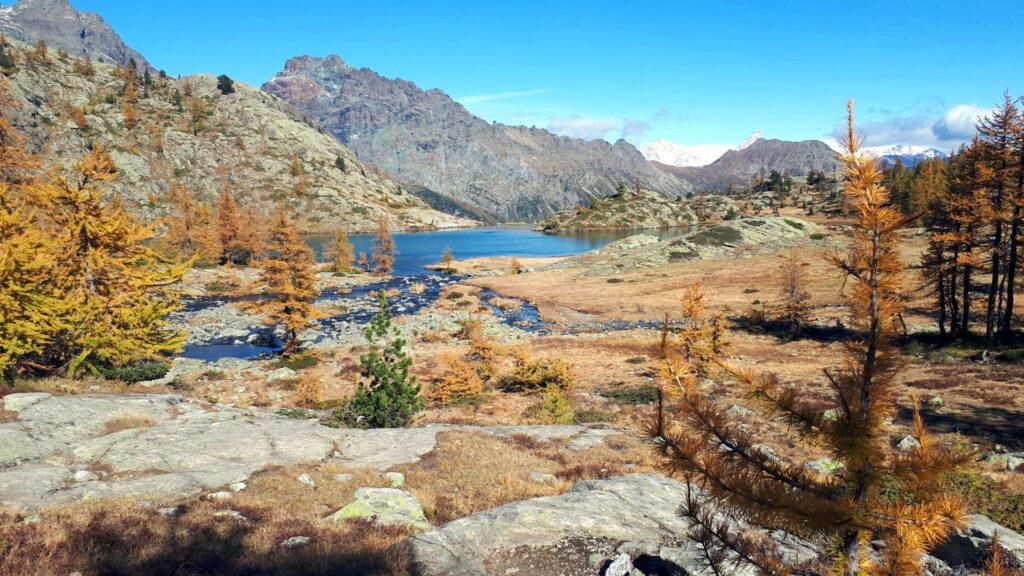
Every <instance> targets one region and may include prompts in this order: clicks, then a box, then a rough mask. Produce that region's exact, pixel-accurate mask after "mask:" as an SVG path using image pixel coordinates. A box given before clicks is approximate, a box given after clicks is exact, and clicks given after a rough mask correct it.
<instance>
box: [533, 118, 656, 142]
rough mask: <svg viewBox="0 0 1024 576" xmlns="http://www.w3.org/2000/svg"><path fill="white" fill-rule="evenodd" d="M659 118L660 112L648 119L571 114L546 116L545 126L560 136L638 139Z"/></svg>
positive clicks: (592, 138)
mask: <svg viewBox="0 0 1024 576" xmlns="http://www.w3.org/2000/svg"><path fill="white" fill-rule="evenodd" d="M659 119H660V112H659V113H658V114H655V115H654V116H653V117H651V119H650V120H640V119H637V118H594V117H592V116H579V115H575V114H574V115H572V116H568V117H564V118H563V117H554V118H548V123H547V126H546V128H547V129H548V130H550V131H551V132H554V133H555V134H558V135H560V136H569V137H571V138H582V139H583V140H596V139H598V138H604V139H606V140H618V139H619V138H625V139H628V140H639V139H640V138H642V137H643V135H644V134H646V133H647V131H648V130H650V129H651V122H657V121H658V120H659Z"/></svg>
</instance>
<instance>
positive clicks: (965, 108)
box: [932, 104, 992, 142]
mask: <svg viewBox="0 0 1024 576" xmlns="http://www.w3.org/2000/svg"><path fill="white" fill-rule="evenodd" d="M991 112H992V109H990V108H979V107H977V106H975V105H974V104H960V105H957V106H953V107H952V108H950V109H949V110H947V111H946V113H945V114H943V115H942V118H940V119H939V120H938V121H937V122H935V124H934V125H933V126H932V131H933V132H935V134H936V135H937V136H939V137H940V138H943V139H945V140H960V141H961V142H962V141H965V140H969V139H971V138H972V137H973V136H974V132H975V127H974V125H975V124H977V123H978V118H981V117H982V116H987V115H988V114H990V113H991Z"/></svg>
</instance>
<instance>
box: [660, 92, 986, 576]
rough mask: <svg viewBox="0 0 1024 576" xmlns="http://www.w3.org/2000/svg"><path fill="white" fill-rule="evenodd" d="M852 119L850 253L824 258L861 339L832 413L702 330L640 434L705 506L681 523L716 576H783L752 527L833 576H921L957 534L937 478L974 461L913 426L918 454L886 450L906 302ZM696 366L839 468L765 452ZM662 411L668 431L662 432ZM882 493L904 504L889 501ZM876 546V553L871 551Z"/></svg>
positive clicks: (873, 165) (898, 222) (893, 245)
mask: <svg viewBox="0 0 1024 576" xmlns="http://www.w3.org/2000/svg"><path fill="white" fill-rule="evenodd" d="M848 107H849V125H848V134H847V141H846V142H845V143H844V144H845V145H846V152H845V154H844V155H843V158H842V161H843V163H844V165H845V166H846V170H847V179H846V194H847V196H848V200H849V205H850V206H851V207H852V208H853V209H854V210H855V224H854V237H853V240H852V242H851V245H850V247H849V249H848V251H847V252H845V253H839V252H830V253H829V254H828V255H827V259H828V260H829V262H831V263H832V264H833V265H835V266H836V267H837V268H838V269H839V270H841V271H842V272H843V273H844V274H845V275H847V276H848V277H849V278H851V279H852V281H853V290H852V294H851V296H850V302H849V305H850V312H851V315H852V316H853V318H854V319H855V326H856V328H858V329H859V330H860V332H861V340H859V341H855V342H848V343H847V344H846V359H845V361H844V362H843V367H842V368H841V369H839V370H835V371H833V370H828V371H826V377H827V378H828V380H829V383H830V387H831V390H833V392H834V397H833V398H832V399H831V403H832V405H833V408H834V409H833V410H831V411H829V412H828V413H827V414H828V416H826V415H824V414H823V413H822V411H821V408H820V406H819V405H817V404H816V403H815V402H814V401H809V399H807V398H806V396H804V395H802V394H800V392H799V388H796V387H790V386H786V385H783V384H782V383H781V382H780V381H779V379H778V378H777V377H776V376H775V375H770V374H768V375H760V374H754V373H753V372H751V371H749V370H746V369H744V368H740V367H736V366H732V365H730V364H729V363H727V362H726V361H725V359H724V358H723V357H722V355H721V353H720V352H719V351H717V350H716V346H715V345H714V339H713V335H712V334H709V333H707V332H705V333H703V334H699V333H698V337H697V338H696V342H695V343H693V342H687V341H682V340H681V341H680V343H679V344H678V346H677V350H673V351H672V353H671V354H670V356H669V359H668V360H667V362H666V372H667V374H668V376H669V381H670V383H671V389H670V390H671V395H670V396H668V400H669V402H670V408H666V407H665V405H664V401H663V403H660V404H659V410H658V413H657V419H656V420H655V422H654V423H653V424H652V426H651V427H650V430H649V433H650V436H651V438H652V439H653V440H654V441H655V443H656V445H657V446H658V449H659V451H660V453H661V454H662V455H663V456H664V457H665V458H666V459H667V461H668V466H669V467H670V468H671V469H672V470H673V471H678V472H683V473H686V474H688V475H690V477H691V478H693V479H694V480H697V481H698V482H699V483H700V484H701V485H702V486H703V487H704V488H705V489H706V490H707V492H708V493H709V494H710V495H711V498H703V497H697V496H696V495H695V494H692V493H691V494H690V495H689V497H687V499H686V501H685V502H684V503H683V506H682V513H683V514H684V515H686V516H687V517H688V518H689V519H690V520H691V522H693V524H694V528H693V530H692V531H691V533H690V537H691V538H692V539H693V540H694V541H696V542H697V544H698V545H699V546H700V547H701V548H702V549H703V557H704V559H705V561H706V563H707V564H708V565H709V566H710V567H711V571H712V573H715V574H725V573H729V572H727V571H725V570H726V568H725V565H726V564H727V563H734V562H735V563H740V564H752V565H754V566H755V567H756V568H757V569H758V570H759V571H760V572H761V573H764V574H789V573H791V571H792V567H790V566H788V565H787V564H786V563H785V561H784V560H783V555H782V554H781V553H780V551H779V550H778V549H777V548H776V545H775V544H774V542H773V541H772V540H771V539H768V538H761V537H758V536H756V535H753V534H752V533H750V532H748V531H746V529H745V528H744V527H745V526H750V525H758V526H763V527H766V528H768V529H782V530H787V531H789V532H792V533H795V534H798V535H804V536H815V537H818V539H819V540H820V541H823V542H832V543H833V544H834V546H835V549H834V550H833V551H830V552H828V553H827V556H826V558H827V559H828V560H831V561H832V562H833V563H834V566H833V569H832V571H831V573H834V574H843V575H846V576H859V575H861V574H868V573H870V574H890V575H908V576H909V575H917V574H921V573H922V571H923V570H924V567H923V563H924V555H925V553H926V552H927V551H928V550H929V549H930V548H931V547H933V546H935V545H937V544H939V543H940V542H942V541H943V540H945V538H946V537H947V535H948V534H949V533H950V531H952V530H953V529H954V528H956V527H957V526H959V525H961V524H962V522H963V516H964V510H963V506H962V504H961V503H960V502H959V501H957V500H956V499H955V498H954V497H953V496H951V495H950V494H948V493H946V492H945V491H944V490H943V487H942V478H943V475H944V474H945V473H946V472H948V471H950V470H952V469H955V468H956V467H957V466H959V465H961V464H963V463H965V462H966V461H968V460H969V459H970V458H971V457H972V454H971V453H968V452H966V451H963V450H960V449H951V450H947V449H945V448H944V447H942V446H940V445H939V444H938V443H937V442H936V441H935V440H934V439H933V438H932V437H931V436H930V435H929V434H928V432H927V430H926V429H925V427H924V425H923V423H922V421H921V418H920V415H917V417H916V418H915V432H914V434H915V436H916V437H917V440H918V442H919V446H917V447H916V448H913V449H912V450H910V451H909V452H906V453H903V452H897V451H895V450H894V449H892V448H891V447H890V445H889V431H888V424H887V419H888V418H890V417H891V416H892V414H893V413H894V412H895V390H894V376H895V375H896V372H897V370H898V367H899V362H898V360H897V358H896V355H895V352H894V350H893V347H892V340H893V337H894V333H895V323H896V319H897V317H898V315H899V312H900V305H901V296H902V294H901V290H902V284H901V280H900V276H901V273H902V269H903V267H902V264H901V262H900V261H899V258H898V252H897V250H898V242H899V240H900V236H899V230H900V227H901V226H902V224H903V221H904V220H903V217H902V216H901V215H900V214H899V212H898V211H897V209H895V208H894V207H892V206H891V205H890V204H889V200H890V199H889V195H888V192H887V191H886V190H885V188H884V187H882V186H881V173H880V171H879V168H878V163H877V160H875V159H874V158H871V157H866V156H864V155H863V154H862V153H861V152H860V139H859V137H858V136H857V135H856V133H855V132H854V130H853V103H852V101H851V102H850V103H849V105H848ZM684 315H685V314H684ZM693 315H694V314H693V313H690V316H693ZM704 366H721V367H723V368H725V369H726V371H727V372H728V373H730V374H732V375H733V376H734V377H735V378H737V380H738V381H739V382H740V383H741V384H742V385H743V386H744V388H745V389H746V391H747V393H748V396H749V398H750V399H751V400H752V401H753V402H755V403H756V404H757V405H759V406H763V407H764V409H765V414H766V415H767V416H769V417H770V416H773V415H778V416H781V417H782V418H783V419H784V420H785V421H786V422H788V423H790V424H792V425H793V426H795V427H796V429H797V430H798V431H799V432H800V433H801V435H802V436H803V437H806V438H807V440H808V443H809V444H810V443H818V444H823V445H824V446H826V447H827V448H828V449H829V451H830V452H831V454H832V456H833V458H834V459H835V460H836V461H837V463H838V464H839V466H838V467H837V469H836V470H835V471H834V472H833V473H832V474H831V475H823V474H817V473H815V472H813V471H811V470H809V469H807V468H806V467H805V466H803V465H802V464H801V463H799V462H788V461H786V460H783V459H781V458H778V457H776V456H774V455H773V454H771V453H769V452H767V451H765V450H763V449H760V447H759V446H758V445H757V442H756V437H755V434H754V433H752V432H750V431H749V430H748V429H746V428H745V427H744V426H742V425H741V424H742V423H741V422H738V421H737V420H736V418H735V417H734V416H733V415H731V414H730V413H729V411H728V410H727V408H726V407H725V406H722V405H721V404H720V403H719V402H718V401H717V400H715V399H714V398H713V397H709V396H708V395H706V394H705V392H704V390H703V389H702V386H701V378H700V376H701V373H700V370H699V369H700V368H702V367H704ZM669 409H674V410H675V413H676V414H677V419H678V421H677V422H672V423H670V422H669V421H668V418H667V416H668V410H669ZM887 482H892V483H895V485H897V486H899V487H900V488H901V489H903V490H905V491H906V493H907V494H908V497H907V498H906V499H905V500H902V501H897V502H894V501H893V500H892V499H890V498H888V497H887V496H886V494H885V493H884V490H883V488H884V487H885V485H886V483H887ZM726 517H728V518H730V519H732V520H734V522H730V521H729V520H726ZM875 541H881V542H882V543H883V544H884V547H882V548H881V549H875V548H873V546H872V544H873V543H874V542H875Z"/></svg>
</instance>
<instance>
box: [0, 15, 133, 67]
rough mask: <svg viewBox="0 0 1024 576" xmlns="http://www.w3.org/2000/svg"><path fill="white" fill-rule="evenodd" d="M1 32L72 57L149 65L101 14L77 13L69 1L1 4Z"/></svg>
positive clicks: (123, 63)
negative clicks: (58, 50) (58, 49)
mask: <svg viewBox="0 0 1024 576" xmlns="http://www.w3.org/2000/svg"><path fill="white" fill-rule="evenodd" d="M0 32H2V33H3V34H6V35H7V36H9V37H11V38H14V39H16V40H20V41H22V42H26V43H29V44H35V43H36V42H37V41H39V40H45V41H46V43H47V44H49V45H50V47H51V48H55V49H56V48H62V49H64V50H66V51H67V52H68V53H69V54H71V55H73V56H87V57H89V58H91V59H93V60H99V61H101V62H112V63H115V64H121V65H127V64H128V61H129V60H131V59H133V58H134V59H135V62H136V64H138V65H139V66H140V68H141V67H150V65H149V62H147V61H146V59H145V58H143V57H142V54H139V53H138V52H136V51H135V50H133V49H132V48H131V47H130V46H128V45H127V44H125V43H124V40H122V39H121V37H120V36H118V35H117V32H114V30H113V28H111V27H110V26H109V25H108V24H107V23H106V22H104V21H103V17H102V16H100V15H99V14H95V13H93V12H79V11H78V10H75V8H74V7H73V6H71V4H70V3H69V2H68V0H18V2H17V3H16V4H15V5H14V6H0Z"/></svg>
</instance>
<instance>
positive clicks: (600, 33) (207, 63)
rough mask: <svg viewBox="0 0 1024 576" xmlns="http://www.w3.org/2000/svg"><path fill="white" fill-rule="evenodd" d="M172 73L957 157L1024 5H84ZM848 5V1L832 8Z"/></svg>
mask: <svg viewBox="0 0 1024 576" xmlns="http://www.w3.org/2000/svg"><path fill="white" fill-rule="evenodd" d="M72 3H73V4H74V5H75V6H76V7H77V8H79V9H81V10H89V11H96V12H99V13H101V14H102V15H103V16H104V18H105V19H106V20H107V21H108V22H109V23H111V25H113V26H114V28H115V29H116V30H117V31H118V32H119V33H120V34H121V35H122V37H124V38H125V40H126V41H127V42H128V43H129V44H130V45H132V46H133V47H135V48H136V49H138V50H139V51H141V52H142V53H143V54H145V55H146V57H147V58H148V59H149V60H150V61H151V62H152V63H153V64H154V65H155V66H156V67H158V68H163V69H166V70H167V71H168V72H169V73H171V74H190V73H197V72H212V73H217V74H220V73H227V74H229V75H231V76H232V77H235V78H237V79H240V80H243V81H245V82H249V83H252V84H256V85H259V84H261V83H262V82H263V81H265V80H267V79H268V78H270V77H271V76H273V74H274V73H276V72H277V71H278V70H280V69H281V67H282V66H283V64H284V61H285V60H286V59H287V58H289V57H291V56H295V55H299V54H313V55H320V56H323V55H327V54H330V53H336V54H338V55H340V56H341V57H342V58H344V59H345V60H346V61H347V62H348V63H349V64H351V65H353V66H360V67H362V66H365V67H369V68H372V69H374V70H376V71H377V72H379V73H381V74H383V75H385V76H389V77H401V78H405V79H408V80H412V81H413V82H415V83H416V84H418V85H419V86H420V87H421V88H435V87H436V88H441V89H442V90H444V91H445V92H447V93H448V94H450V95H451V96H452V97H454V98H456V99H459V100H460V101H462V102H463V103H464V105H465V106H466V107H467V108H468V109H469V110H470V111H472V112H474V113H476V114H478V115H480V116H482V117H483V118H485V119H487V120H496V121H501V122H507V123H513V124H526V125H536V126H540V127H546V128H549V129H552V130H554V131H557V132H560V133H563V134H568V135H573V136H579V137H586V138H594V137H604V138H607V139H609V140H614V139H616V138H618V137H620V136H625V137H627V138H628V139H630V140H632V141H635V142H641V141H651V140H655V139H658V138H665V139H669V140H672V141H674V142H678V143H682V144H700V143H734V142H739V141H741V140H742V139H743V138H744V137H745V136H746V135H747V134H749V133H750V132H752V131H754V130H755V129H762V130H764V133H765V135H766V136H767V137H770V138H782V139H808V138H825V137H827V136H828V135H829V134H830V133H831V132H832V131H833V129H834V128H835V126H836V125H837V124H839V123H840V122H841V121H842V116H843V106H844V102H845V100H846V98H847V97H851V96H852V97H854V98H856V99H857V101H858V109H859V111H860V120H861V121H862V126H863V128H864V129H865V132H866V134H867V136H868V138H869V144H893V143H900V144H928V145H937V146H940V147H948V146H951V145H952V144H953V143H955V142H957V141H959V140H961V139H963V138H965V137H966V136H968V135H969V132H970V123H971V120H972V119H973V117H974V116H975V115H976V114H978V113H979V112H982V111H984V110H985V109H987V108H989V107H991V106H992V105H993V104H995V103H996V101H997V100H999V99H1000V98H1001V95H1002V92H1003V90H1004V89H1009V90H1010V91H1011V92H1013V93H1015V94H1020V93H1024V57H1022V55H1024V34H1022V33H1021V31H1022V30H1024V2H1020V1H1019V0H1017V1H1015V2H971V1H960V2H946V1H943V0H931V1H928V2H895V1H892V0H890V1H888V2H872V1H866V2H865V1H861V2H848V3H844V4H843V5H842V7H841V8H840V7H839V6H840V5H839V4H835V3H828V2H820V1H817V2H811V1H806V2H804V1H800V2H784V1H772V2H768V1H765V2H753V1H740V0H733V1H724V0H723V1H714V0H705V1H703V2H668V1H665V2H659V1H648V2H629V1H623V0H620V1H618V2H606V1H603V0H590V1H559V0H547V1H534V0H520V1H517V2H494V1H489V2H469V1H466V2H438V1H434V2H431V1H428V0H420V1H418V2H414V1H405V0H391V1H373V0H362V1H360V2H348V1H345V2H337V1H329V0H295V1H292V2H282V1H280V0H278V1H277V2H269V1H264V0H250V1H246V2H235V1H208V2H200V1H197V0H178V1H174V2H166V1H160V2H157V1H154V0H72ZM832 6H835V7H832Z"/></svg>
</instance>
